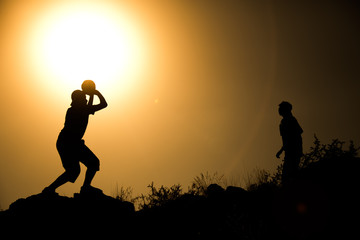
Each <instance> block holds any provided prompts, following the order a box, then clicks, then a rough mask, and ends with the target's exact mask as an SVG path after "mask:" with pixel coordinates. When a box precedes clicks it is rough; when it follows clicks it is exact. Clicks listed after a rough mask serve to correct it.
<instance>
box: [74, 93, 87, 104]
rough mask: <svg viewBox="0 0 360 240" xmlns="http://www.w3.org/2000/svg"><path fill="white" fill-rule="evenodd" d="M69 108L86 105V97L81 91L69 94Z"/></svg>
mask: <svg viewBox="0 0 360 240" xmlns="http://www.w3.org/2000/svg"><path fill="white" fill-rule="evenodd" d="M71 100H72V102H71V106H84V105H86V104H87V100H86V95H85V93H84V92H83V91H81V90H75V91H73V93H72V94H71Z"/></svg>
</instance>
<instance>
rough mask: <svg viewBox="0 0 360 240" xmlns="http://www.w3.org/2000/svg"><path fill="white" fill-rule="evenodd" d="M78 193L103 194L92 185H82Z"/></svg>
mask: <svg viewBox="0 0 360 240" xmlns="http://www.w3.org/2000/svg"><path fill="white" fill-rule="evenodd" d="M80 194H92V195H99V194H101V195H102V194H103V191H102V190H101V189H99V188H96V187H93V186H90V185H89V186H82V187H81V190H80Z"/></svg>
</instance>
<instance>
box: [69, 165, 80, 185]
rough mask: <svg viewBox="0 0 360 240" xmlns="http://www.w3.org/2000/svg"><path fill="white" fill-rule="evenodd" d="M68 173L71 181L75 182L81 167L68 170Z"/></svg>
mask: <svg viewBox="0 0 360 240" xmlns="http://www.w3.org/2000/svg"><path fill="white" fill-rule="evenodd" d="M66 173H67V175H68V178H69V181H70V182H72V183H74V182H75V181H76V179H77V178H78V177H79V175H80V168H79V169H71V170H66Z"/></svg>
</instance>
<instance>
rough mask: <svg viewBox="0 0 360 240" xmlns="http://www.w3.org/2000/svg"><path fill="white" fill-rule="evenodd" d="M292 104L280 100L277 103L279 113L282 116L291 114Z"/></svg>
mask: <svg viewBox="0 0 360 240" xmlns="http://www.w3.org/2000/svg"><path fill="white" fill-rule="evenodd" d="M291 110H292V105H291V104H290V103H289V102H285V101H283V102H281V103H280V104H279V114H280V115H281V116H283V117H286V116H291V114H292V113H291Z"/></svg>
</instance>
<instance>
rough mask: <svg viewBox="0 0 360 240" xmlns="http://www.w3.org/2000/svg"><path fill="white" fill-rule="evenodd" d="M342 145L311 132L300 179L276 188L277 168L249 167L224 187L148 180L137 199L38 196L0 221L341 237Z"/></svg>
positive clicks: (349, 185)
mask: <svg viewBox="0 0 360 240" xmlns="http://www.w3.org/2000/svg"><path fill="white" fill-rule="evenodd" d="M345 146H346V143H345V142H342V141H339V140H338V139H335V140H332V142H330V143H329V144H321V143H320V140H319V139H318V138H317V137H316V136H315V140H314V144H313V146H312V147H311V148H310V151H309V152H307V153H305V154H304V156H303V157H302V158H301V164H300V167H301V169H300V171H299V174H298V176H297V177H296V179H294V181H293V182H291V183H290V184H287V185H286V186H282V185H281V165H279V167H278V168H277V171H275V172H274V173H270V172H268V171H266V170H263V169H255V170H254V171H253V172H252V173H251V174H248V176H246V177H245V181H244V183H243V185H244V186H243V187H240V186H236V187H235V186H228V185H227V183H228V182H229V181H228V180H227V179H226V177H225V176H224V175H221V174H218V173H214V174H210V173H208V172H206V173H205V174H200V175H199V176H196V177H195V178H194V180H193V182H192V184H191V185H190V187H188V190H187V191H186V192H184V191H183V189H182V186H181V185H179V184H175V185H173V186H171V187H166V186H163V185H161V186H160V187H156V186H155V184H154V183H153V182H152V183H151V184H149V186H148V188H149V192H148V193H147V194H141V195H140V196H137V197H133V196H132V194H133V191H132V188H131V187H127V188H124V187H120V188H118V187H117V189H116V195H117V196H115V198H111V197H109V196H106V195H102V193H101V194H100V193H98V194H100V195H95V196H87V195H83V194H81V193H80V194H75V196H74V198H68V197H63V196H53V195H51V196H48V195H46V194H45V195H42V194H38V195H33V196H31V197H28V198H26V199H19V200H17V201H16V202H14V203H13V204H11V206H10V208H9V209H8V210H6V211H2V212H0V224H1V226H4V229H19V228H27V229H30V230H31V231H30V230H29V232H30V233H32V232H36V231H37V230H39V231H42V230H43V228H44V227H43V226H45V227H47V229H50V230H51V229H52V230H54V231H55V230H57V229H58V228H59V227H58V226H60V225H61V226H63V224H64V222H63V220H62V219H77V220H76V223H77V224H79V223H80V225H76V226H81V228H79V229H78V228H76V227H74V226H75V225H74V226H73V227H69V228H65V227H64V228H61V233H63V234H64V236H67V234H71V235H73V234H77V235H78V236H83V235H84V233H83V232H82V231H84V230H83V229H96V232H100V233H101V234H100V235H103V233H104V232H105V233H109V231H110V232H111V231H116V232H121V234H122V236H131V237H133V238H137V237H148V238H150V237H156V238H167V239H169V238H184V239H204V238H210V239H212V238H219V239H232V238H237V239H327V238H335V237H339V238H341V239H344V238H346V237H347V236H352V234H354V232H355V230H356V229H357V226H356V224H354V222H353V219H354V217H357V215H356V214H355V213H354V209H356V207H357V206H358V196H357V195H358V194H357V188H358V186H359V179H358V176H357V175H358V169H359V167H360V160H359V158H357V154H358V151H359V149H360V148H359V147H355V146H354V143H353V142H350V143H349V144H348V147H347V148H345ZM131 202H132V203H131ZM133 203H134V204H136V205H137V207H138V211H134V204H133ZM354 214H355V215H354ZM54 224H55V225H54ZM56 224H59V225H56ZM70 225H71V224H70ZM39 226H41V227H39ZM71 226H72V225H71ZM89 227H90V228H89ZM85 235H88V236H93V233H92V232H86V233H85ZM109 235H110V234H109ZM28 236H29V235H28V234H27V237H28ZM35 236H37V235H35Z"/></svg>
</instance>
